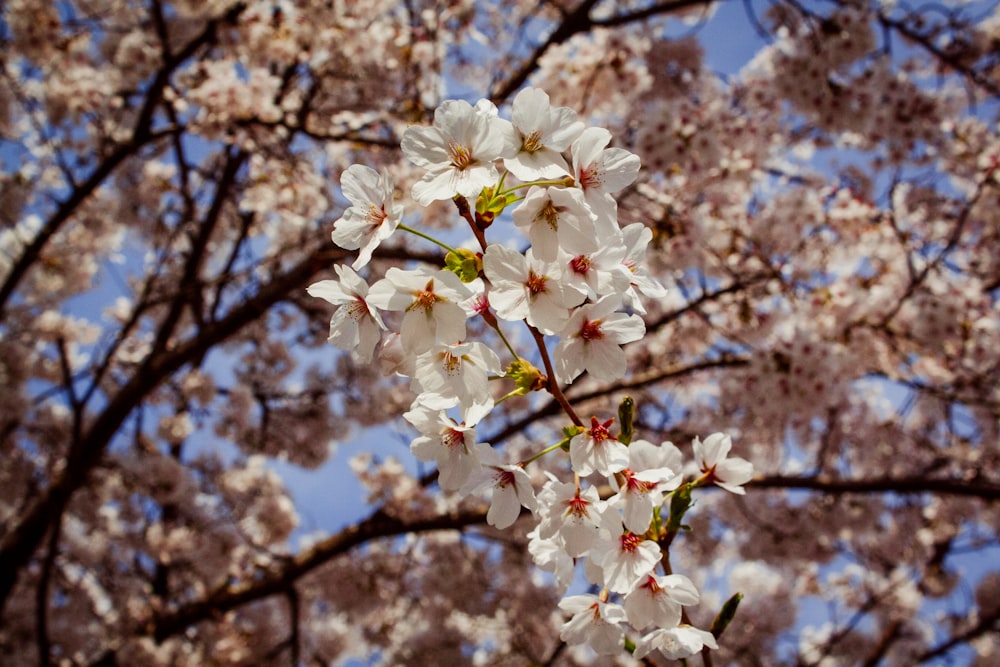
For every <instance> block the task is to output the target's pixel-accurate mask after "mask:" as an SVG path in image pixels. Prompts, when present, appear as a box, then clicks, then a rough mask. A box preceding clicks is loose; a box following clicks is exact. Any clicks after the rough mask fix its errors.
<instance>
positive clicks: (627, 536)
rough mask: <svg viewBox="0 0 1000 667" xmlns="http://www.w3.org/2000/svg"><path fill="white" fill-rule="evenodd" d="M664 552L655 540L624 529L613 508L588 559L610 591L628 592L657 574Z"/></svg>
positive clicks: (609, 509)
mask: <svg viewBox="0 0 1000 667" xmlns="http://www.w3.org/2000/svg"><path fill="white" fill-rule="evenodd" d="M660 553H661V552H660V546H659V545H658V544H657V543H656V542H654V541H653V540H647V539H645V538H644V537H643V535H642V534H636V533H633V532H631V531H630V530H628V529H623V527H622V524H621V521H620V519H619V518H618V511H617V510H615V509H613V508H610V507H609V508H608V509H607V510H606V511H605V513H604V515H603V516H602V520H601V533H600V535H599V537H598V538H597V541H596V542H594V546H592V547H591V548H590V554H589V556H588V557H589V558H590V559H591V561H593V563H594V565H596V566H598V567H599V568H600V569H601V573H602V574H603V577H604V582H603V583H604V585H605V586H606V587H607V588H608V590H610V591H612V592H614V593H628V592H630V591H631V590H632V589H633V588H635V586H636V584H637V583H639V581H640V580H641V579H642V578H643V577H644V576H646V575H647V574H649V573H650V572H652V571H653V569H654V568H655V567H656V564H657V563H659V562H660Z"/></svg>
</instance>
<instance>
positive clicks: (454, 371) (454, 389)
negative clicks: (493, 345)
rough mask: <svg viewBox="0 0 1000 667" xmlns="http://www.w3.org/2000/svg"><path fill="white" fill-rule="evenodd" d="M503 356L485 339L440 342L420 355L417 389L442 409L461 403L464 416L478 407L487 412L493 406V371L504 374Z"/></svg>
mask: <svg viewBox="0 0 1000 667" xmlns="http://www.w3.org/2000/svg"><path fill="white" fill-rule="evenodd" d="M502 374H503V371H502V370H501V367H500V357H498V356H497V353H496V352H494V351H493V350H491V349H490V348H489V347H488V346H486V345H485V344H484V343H480V342H472V343H451V344H449V343H437V344H435V345H434V346H433V347H432V348H431V349H430V350H428V351H427V352H424V353H423V354H421V355H420V356H418V357H417V360H416V365H415V369H414V375H413V389H414V390H417V391H419V392H420V396H419V397H418V398H417V400H418V401H420V402H421V403H423V404H424V405H427V406H429V407H431V408H437V409H440V410H443V409H446V408H450V407H453V406H455V405H458V406H459V407H460V408H461V410H462V416H463V417H465V418H468V412H469V411H470V410H471V409H473V408H474V407H475V408H476V409H477V413H481V414H486V413H488V412H489V410H490V409H492V407H493V396H492V395H491V394H490V388H489V378H490V375H493V376H497V375H502Z"/></svg>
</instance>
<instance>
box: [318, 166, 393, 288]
mask: <svg viewBox="0 0 1000 667" xmlns="http://www.w3.org/2000/svg"><path fill="white" fill-rule="evenodd" d="M340 188H341V190H342V191H343V192H344V196H345V197H347V200H348V201H350V202H351V205H350V206H349V207H348V208H347V210H346V211H344V215H343V216H342V217H341V218H340V219H339V220H337V221H336V222H335V223H333V234H332V237H333V242H334V243H336V244H337V245H339V246H340V247H341V248H346V249H347V250H356V249H357V250H359V252H358V257H357V259H355V260H354V264H352V267H353V268H354V269H355V270H357V269H360V268H361V267H363V266H364V265H366V264H367V263H368V261H369V260H370V259H371V256H372V252H373V251H374V250H375V248H376V247H378V245H379V244H380V243H381V242H382V241H384V240H385V239H387V238H389V236H390V235H391V234H392V233H393V232H394V231H395V230H396V227H398V226H399V223H400V221H401V220H402V217H403V206H402V205H400V204H395V203H394V202H393V188H392V177H391V176H390V175H389V172H388V171H385V170H383V171H382V173H381V174H379V173H378V172H376V171H375V170H374V169H372V168H371V167H366V166H364V165H359V164H353V165H351V166H350V167H348V168H347V169H346V170H344V173H343V175H342V176H341V177H340Z"/></svg>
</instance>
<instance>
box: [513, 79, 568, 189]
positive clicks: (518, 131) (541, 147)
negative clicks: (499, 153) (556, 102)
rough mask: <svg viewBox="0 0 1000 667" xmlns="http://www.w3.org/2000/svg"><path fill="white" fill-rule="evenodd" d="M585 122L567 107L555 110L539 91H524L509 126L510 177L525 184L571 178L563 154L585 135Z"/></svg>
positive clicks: (546, 97)
mask: <svg viewBox="0 0 1000 667" xmlns="http://www.w3.org/2000/svg"><path fill="white" fill-rule="evenodd" d="M583 128H584V125H583V122H582V121H580V120H578V119H577V115H576V112H575V111H573V110H572V109H570V108H568V107H557V108H552V106H551V105H550V104H549V96H548V95H547V94H546V93H545V91H543V90H541V89H540V88H525V89H524V90H522V91H521V92H519V93H518V94H517V97H515V98H514V103H513V105H512V106H511V122H510V123H509V124H508V125H506V127H505V132H504V140H505V142H506V144H507V150H506V153H507V154H508V155H512V157H508V158H506V159H505V160H504V166H505V167H506V168H507V169H509V170H510V173H512V174H514V175H515V176H517V177H518V178H519V179H521V180H522V181H534V180H541V179H553V178H560V177H561V176H567V175H569V167H568V165H567V164H566V160H564V159H563V157H562V152H563V151H565V150H566V149H567V148H569V146H570V144H572V143H573V140H574V139H576V138H577V137H578V136H579V135H580V133H581V132H583Z"/></svg>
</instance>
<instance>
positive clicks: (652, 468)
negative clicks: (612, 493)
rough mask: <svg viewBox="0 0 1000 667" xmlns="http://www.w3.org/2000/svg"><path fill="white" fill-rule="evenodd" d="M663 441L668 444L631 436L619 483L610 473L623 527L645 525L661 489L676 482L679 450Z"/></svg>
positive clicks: (673, 486)
mask: <svg viewBox="0 0 1000 667" xmlns="http://www.w3.org/2000/svg"><path fill="white" fill-rule="evenodd" d="M664 444H665V445H669V448H666V447H664V446H660V447H657V446H656V445H654V444H653V443H651V442H648V441H646V440H634V441H633V442H632V443H631V444H630V445H629V447H628V456H629V463H628V467H627V468H625V469H624V470H622V471H621V477H622V478H623V480H624V481H623V483H622V484H621V485H619V483H618V476H612V477H611V482H612V486H613V487H616V488H617V489H618V495H617V496H616V497H617V499H618V504H619V506H620V507H621V509H622V517H623V520H624V523H625V527H626V528H628V529H629V530H631V531H632V532H634V533H645V532H646V531H647V530H648V529H649V524H650V522H651V521H652V520H653V510H654V509H655V508H657V507H659V506H660V505H661V504H662V503H663V495H664V493H666V492H667V491H673V490H674V489H676V488H677V487H678V486H680V483H681V476H680V475H679V474H678V473H679V471H680V470H681V453H680V450H678V449H677V448H676V447H674V446H673V444H671V443H669V442H668V443H664ZM675 452H676V457H675V456H674V453H675Z"/></svg>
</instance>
